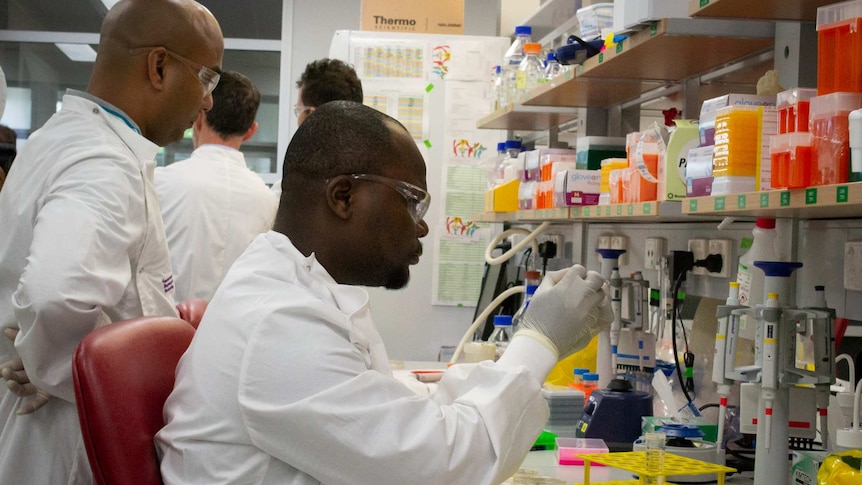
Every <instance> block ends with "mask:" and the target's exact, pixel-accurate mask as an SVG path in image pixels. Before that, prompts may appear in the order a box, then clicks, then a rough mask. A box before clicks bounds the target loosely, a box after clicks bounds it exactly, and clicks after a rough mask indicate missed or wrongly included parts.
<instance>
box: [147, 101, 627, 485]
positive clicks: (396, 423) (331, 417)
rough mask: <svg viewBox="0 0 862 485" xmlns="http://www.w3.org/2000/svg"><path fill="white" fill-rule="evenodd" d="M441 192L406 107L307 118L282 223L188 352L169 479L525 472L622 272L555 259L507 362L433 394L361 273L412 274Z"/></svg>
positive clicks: (332, 111) (447, 478) (462, 368)
mask: <svg viewBox="0 0 862 485" xmlns="http://www.w3.org/2000/svg"><path fill="white" fill-rule="evenodd" d="M321 140H325V142H324V143H322V142H321ZM430 200H431V197H430V196H429V195H428V189H427V186H426V179H425V161H424V160H423V159H422V155H421V154H420V152H419V150H418V148H417V147H416V143H415V141H414V140H413V138H412V137H411V136H410V134H409V133H408V132H407V130H406V129H405V128H404V126H402V125H401V124H400V123H398V122H397V121H396V120H394V119H392V118H390V117H389V116H387V115H385V114H383V113H380V112H379V111H377V110H375V109H373V108H370V107H367V106H363V105H361V104H359V103H354V102H349V101H333V102H330V103H326V104H323V105H321V106H319V107H318V108H317V109H316V110H315V112H314V114H313V115H311V116H309V117H308V119H306V120H305V122H304V123H303V124H302V125H301V126H300V127H299V129H298V130H297V132H296V134H295V135H294V136H293V139H292V140H291V141H290V145H289V146H288V149H287V154H286V156H285V161H284V193H283V195H282V198H281V205H280V207H279V209H278V214H277V215H276V222H275V226H274V228H273V230H272V231H270V232H268V233H266V234H262V235H260V236H258V237H257V239H255V240H254V241H253V242H252V243H251V245H250V246H249V247H248V249H246V251H245V253H243V255H242V256H240V257H239V259H237V260H236V262H235V263H234V265H233V266H232V267H231V269H230V270H229V271H228V273H227V276H226V277H225V279H224V281H223V282H222V285H221V286H220V287H219V291H218V292H217V293H216V295H215V296H214V297H213V299H212V301H211V302H210V304H209V306H208V307H207V312H206V314H205V315H204V317H203V321H202V322H201V324H200V326H199V327H198V330H197V333H196V335H195V338H194V341H192V343H191V346H190V347H189V349H188V351H187V352H186V354H185V355H184V357H183V359H182V361H181V362H180V364H179V366H178V368H177V378H176V382H175V385H174V390H173V393H172V394H171V396H170V397H169V398H168V400H167V402H166V404H165V418H166V421H167V424H166V426H165V427H164V428H163V429H162V430H161V431H160V432H159V433H158V434H157V435H156V445H157V449H158V452H159V456H160V457H161V470H162V478H163V480H164V482H165V483H166V484H167V485H172V484H186V483H206V484H220V483H223V484H227V483H260V484H264V483H273V484H274V483H278V484H308V483H325V484H328V485H342V484H344V485H347V484H372V483H399V484H400V483H419V484H431V483H445V484H454V483H469V484H475V485H482V484H497V483H500V482H502V481H503V480H504V479H506V478H507V477H509V476H510V475H512V474H513V473H514V472H515V471H516V470H517V468H518V466H519V465H520V463H521V461H522V460H523V459H524V456H525V455H526V454H527V452H528V451H529V450H530V447H531V446H532V444H533V442H534V441H535V439H536V437H537V436H538V434H539V432H540V431H541V428H542V426H543V425H544V424H545V423H546V422H547V419H548V407H547V405H546V404H545V400H544V398H543V397H542V394H541V386H542V383H543V382H544V380H545V376H546V375H547V373H548V372H549V371H550V370H551V368H552V367H553V366H554V364H555V363H556V362H557V359H559V358H564V357H566V356H567V355H570V354H571V353H573V352H575V351H577V350H579V349H581V348H583V347H585V346H586V345H587V343H589V341H590V338H592V336H594V335H596V334H597V333H598V332H599V331H600V330H602V329H603V328H606V327H607V326H608V325H610V322H611V319H612V313H611V311H610V301H609V299H608V294H607V291H606V289H605V288H604V286H603V285H604V280H603V279H602V277H601V276H600V275H598V274H596V273H595V272H589V273H588V272H587V271H586V270H585V269H584V268H583V266H573V267H571V268H568V269H567V270H562V271H560V272H556V273H549V274H548V276H546V278H545V280H544V281H543V283H542V288H541V289H540V290H539V291H537V292H536V294H535V296H534V297H533V300H531V303H530V310H529V311H528V313H527V314H526V316H525V322H524V323H522V326H521V330H520V331H519V332H518V333H517V334H516V335H515V337H514V338H513V339H512V342H511V344H509V347H508V348H507V350H506V353H505V354H504V355H503V357H501V358H500V360H499V361H497V362H491V361H487V362H482V363H480V364H462V365H456V366H453V367H451V368H450V369H449V370H447V371H446V373H445V375H444V376H443V378H442V380H440V382H439V384H438V388H437V391H436V392H435V393H433V394H431V395H426V396H417V395H416V394H415V393H414V392H413V391H412V390H411V389H410V388H408V387H407V386H406V385H405V384H404V383H403V382H402V381H400V380H398V379H396V378H395V377H393V375H392V371H391V370H390V367H389V359H388V357H387V353H386V349H385V348H384V345H383V341H382V340H381V338H380V335H379V334H378V332H377V329H376V328H375V326H374V323H373V321H372V319H371V309H370V308H369V305H368V293H367V292H366V290H365V289H363V288H360V286H382V287H386V288H390V289H398V288H402V287H404V286H405V285H406V284H407V282H408V280H409V278H410V266H411V265H414V264H416V263H418V262H419V258H420V256H421V255H422V245H421V243H420V239H421V238H423V237H425V236H426V235H427V234H428V225H427V224H426V222H425V220H424V216H425V214H426V211H427V210H428V204H429V203H430ZM404 304H405V305H409V304H410V302H409V301H405V302H404ZM405 323H406V322H405ZM416 323H417V324H424V323H425V322H416Z"/></svg>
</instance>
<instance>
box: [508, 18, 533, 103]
mask: <svg viewBox="0 0 862 485" xmlns="http://www.w3.org/2000/svg"><path fill="white" fill-rule="evenodd" d="M531 35H533V28H532V27H530V26H529V25H517V26H515V40H514V41H512V45H510V46H509V48H508V49H507V50H506V55H505V56H503V65H502V68H503V86H504V92H505V102H504V103H503V104H504V105H505V104H509V103H514V102H515V101H517V91H516V90H517V85H518V67H519V66H520V65H521V60H523V59H524V44H527V43H529V42H530V36H531Z"/></svg>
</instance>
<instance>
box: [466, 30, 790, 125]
mask: <svg viewBox="0 0 862 485" xmlns="http://www.w3.org/2000/svg"><path fill="white" fill-rule="evenodd" d="M774 37H775V25H774V24H773V23H771V22H761V21H754V22H737V21H733V20H725V19H719V20H714V19H664V20H660V21H658V22H653V23H652V24H650V26H649V27H647V28H646V29H644V30H641V31H639V32H636V33H634V34H632V36H631V37H629V38H628V39H626V40H624V41H622V42H620V43H619V44H617V46H616V47H615V48H614V49H613V50H611V51H606V52H602V53H600V54H598V55H596V56H593V57H591V58H590V59H587V60H586V61H585V62H584V64H583V66H581V67H578V68H577V69H573V70H571V71H569V72H566V73H563V74H561V75H560V76H558V77H557V78H555V79H552V80H551V81H549V82H547V83H545V84H543V85H540V86H538V87H537V88H535V89H533V90H532V91H530V92H529V93H528V97H527V99H526V100H525V101H524V102H523V103H522V105H523V106H524V107H527V106H545V107H550V106H553V107H564V106H568V107H586V108H591V107H595V108H604V107H608V106H612V105H616V104H620V103H623V102H625V101H629V100H632V99H635V98H637V97H638V96H640V95H641V94H642V93H645V92H647V91H650V90H652V89H655V88H658V87H661V86H666V85H669V84H673V83H676V82H680V81H682V80H684V79H687V78H689V77H692V76H695V75H698V74H701V73H704V72H707V71H710V70H715V69H718V68H721V67H723V66H724V65H726V64H729V63H731V62H735V61H739V60H740V59H743V58H746V57H750V56H754V55H756V54H758V53H760V52H762V51H764V50H766V49H768V48H770V47H771V46H772V45H773V44H774V43H775V39H774ZM575 70H576V71H577V73H575V72H574V71H575ZM552 113H553V112H551V111H548V110H547V108H546V109H539V110H535V111H524V110H523V109H521V110H519V109H514V108H511V107H507V108H504V109H502V110H498V111H496V112H494V113H492V114H490V115H488V116H486V117H485V118H482V119H481V120H479V122H478V123H477V126H478V127H479V128H493V129H533V130H541V129H544V128H542V127H548V126H547V125H548V123H549V122H550V121H551V120H552V119H553V115H552Z"/></svg>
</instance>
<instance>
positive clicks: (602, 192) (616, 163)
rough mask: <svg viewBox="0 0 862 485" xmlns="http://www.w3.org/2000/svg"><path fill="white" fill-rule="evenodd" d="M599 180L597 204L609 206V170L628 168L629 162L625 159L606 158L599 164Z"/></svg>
mask: <svg viewBox="0 0 862 485" xmlns="http://www.w3.org/2000/svg"><path fill="white" fill-rule="evenodd" d="M601 166H602V168H601V179H600V180H599V204H600V205H606V204H610V203H611V202H610V199H611V197H610V194H611V184H610V179H611V170H619V169H624V168H628V166H629V161H628V159H626V158H606V159H604V160H602V162H601Z"/></svg>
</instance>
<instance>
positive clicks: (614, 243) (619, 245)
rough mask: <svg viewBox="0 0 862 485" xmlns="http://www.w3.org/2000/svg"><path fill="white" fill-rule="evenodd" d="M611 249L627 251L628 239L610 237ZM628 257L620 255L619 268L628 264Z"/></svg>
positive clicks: (624, 254) (624, 237)
mask: <svg viewBox="0 0 862 485" xmlns="http://www.w3.org/2000/svg"><path fill="white" fill-rule="evenodd" d="M611 249H625V250H626V251H628V249H629V238H627V237H626V236H611ZM628 259H629V258H628V257H626V253H623V254H621V255H620V259H619V265H620V267H622V266H625V265H626V264H627V262H628Z"/></svg>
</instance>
